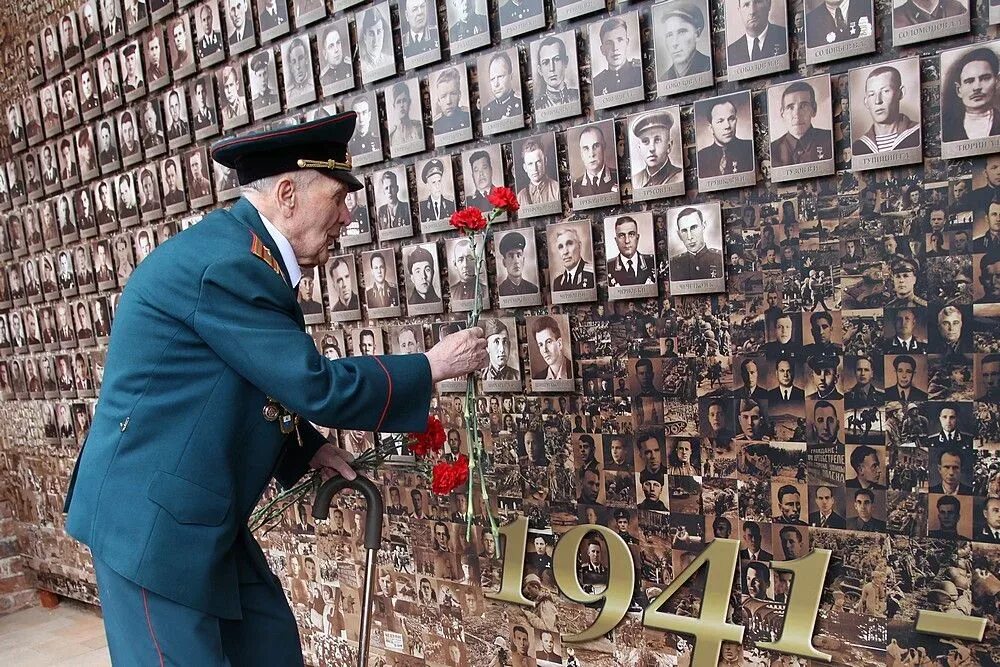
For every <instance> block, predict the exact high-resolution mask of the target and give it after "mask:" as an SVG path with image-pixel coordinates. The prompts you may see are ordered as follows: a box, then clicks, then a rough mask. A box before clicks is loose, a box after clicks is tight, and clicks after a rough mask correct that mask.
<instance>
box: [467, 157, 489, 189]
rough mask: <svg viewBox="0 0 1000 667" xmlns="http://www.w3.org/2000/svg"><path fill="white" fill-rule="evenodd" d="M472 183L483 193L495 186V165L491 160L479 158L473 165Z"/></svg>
mask: <svg viewBox="0 0 1000 667" xmlns="http://www.w3.org/2000/svg"><path fill="white" fill-rule="evenodd" d="M472 182H473V183H475V185H476V189H477V190H479V191H481V192H486V191H487V190H488V188H489V187H490V186H491V185H492V184H493V164H492V161H491V160H490V159H489V158H479V159H478V160H476V161H475V162H473V163H472Z"/></svg>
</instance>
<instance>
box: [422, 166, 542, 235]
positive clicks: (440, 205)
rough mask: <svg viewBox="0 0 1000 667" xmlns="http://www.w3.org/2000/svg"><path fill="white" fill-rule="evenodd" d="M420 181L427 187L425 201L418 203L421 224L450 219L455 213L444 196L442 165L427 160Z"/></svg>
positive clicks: (452, 206) (453, 204) (450, 200)
mask: <svg viewBox="0 0 1000 667" xmlns="http://www.w3.org/2000/svg"><path fill="white" fill-rule="evenodd" d="M420 179H421V180H422V181H423V182H424V185H426V186H427V199H422V200H421V201H420V220H421V222H430V221H432V220H443V219H445V218H448V217H450V216H451V214H452V213H454V212H455V201H454V200H452V199H448V198H447V197H445V196H444V163H442V162H441V160H439V159H438V158H433V159H431V160H428V161H427V163H426V164H424V168H423V169H421V170H420ZM522 203H523V201H522Z"/></svg>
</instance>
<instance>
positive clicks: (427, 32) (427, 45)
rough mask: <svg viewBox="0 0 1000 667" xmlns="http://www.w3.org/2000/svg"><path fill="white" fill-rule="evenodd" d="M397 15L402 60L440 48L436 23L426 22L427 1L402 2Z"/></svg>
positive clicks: (408, 0) (405, 0) (407, 0)
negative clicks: (400, 35) (401, 40)
mask: <svg viewBox="0 0 1000 667" xmlns="http://www.w3.org/2000/svg"><path fill="white" fill-rule="evenodd" d="M399 13H400V26H399V31H400V33H401V34H402V37H403V57H404V58H412V57H413V56H418V55H420V54H421V53H426V52H427V51H430V50H432V49H434V48H437V47H439V46H440V41H439V38H438V30H437V22H436V21H434V22H433V24H432V22H431V21H428V20H427V19H428V16H429V12H428V11H427V0H404V1H403V2H402V3H401V5H400V12H399Z"/></svg>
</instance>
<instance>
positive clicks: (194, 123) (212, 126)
mask: <svg viewBox="0 0 1000 667" xmlns="http://www.w3.org/2000/svg"><path fill="white" fill-rule="evenodd" d="M188 89H189V94H190V96H191V127H192V129H194V138H195V139H204V138H206V137H211V136H213V135H216V134H218V133H219V112H218V111H217V110H216V108H215V79H214V78H213V77H212V75H211V74H203V75H201V76H199V77H198V78H197V79H194V80H193V81H191V83H189V84H188ZM244 111H245V109H244Z"/></svg>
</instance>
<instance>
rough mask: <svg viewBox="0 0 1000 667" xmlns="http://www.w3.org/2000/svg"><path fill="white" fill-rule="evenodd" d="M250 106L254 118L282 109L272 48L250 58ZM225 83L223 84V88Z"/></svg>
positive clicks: (263, 116)
mask: <svg viewBox="0 0 1000 667" xmlns="http://www.w3.org/2000/svg"><path fill="white" fill-rule="evenodd" d="M249 68H250V106H251V107H252V108H253V115H254V119H258V118H265V117H267V116H270V115H272V114H275V113H277V112H278V111H280V110H281V104H280V100H279V99H278V74H277V70H276V66H275V63H274V52H273V51H272V50H271V49H266V50H264V51H259V52H258V53H255V54H253V55H252V56H250V58H249ZM224 87H225V84H223V89H224Z"/></svg>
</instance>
